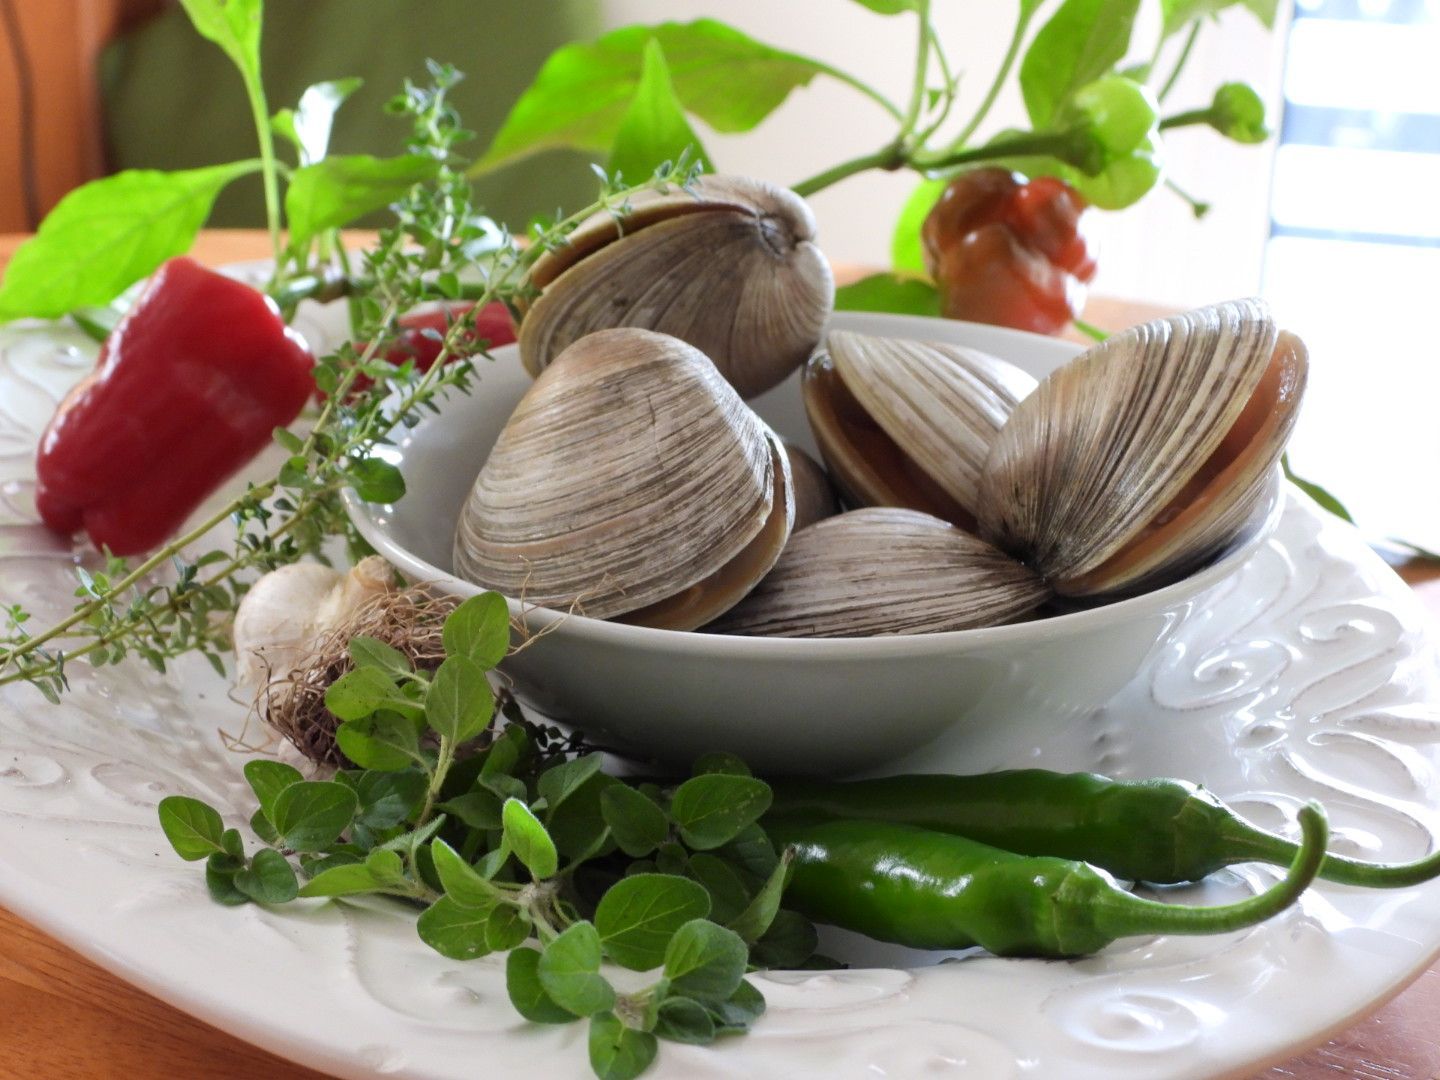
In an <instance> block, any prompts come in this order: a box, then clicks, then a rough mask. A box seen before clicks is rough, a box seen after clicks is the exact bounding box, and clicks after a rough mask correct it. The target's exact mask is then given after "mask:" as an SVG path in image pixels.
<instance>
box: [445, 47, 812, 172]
mask: <svg viewBox="0 0 1440 1080" xmlns="http://www.w3.org/2000/svg"><path fill="white" fill-rule="evenodd" d="M651 39H654V40H655V41H657V42H658V43H659V45H660V48H661V50H662V51H663V52H664V55H665V61H666V64H667V66H668V68H669V74H670V82H671V85H672V87H673V88H674V92H675V96H676V97H677V98H678V99H679V101H680V103H681V105H683V106H684V108H685V110H686V111H687V112H690V113H694V114H695V115H696V116H699V117H700V118H701V119H702V120H704V121H705V122H706V123H707V124H709V125H710V126H711V127H712V128H714V129H715V130H716V131H721V132H734V131H749V130H750V129H751V128H753V127H754V126H755V125H756V124H758V123H760V121H762V120H764V119H765V117H767V116H769V115H770V113H771V112H773V111H774V110H775V109H776V108H777V107H778V106H779V105H780V103H781V102H783V101H784V100H785V98H786V97H787V96H788V95H789V94H790V91H792V90H794V89H795V88H796V87H800V86H805V85H806V84H808V83H809V82H810V80H811V79H813V78H814V77H815V76H816V75H818V74H829V73H831V69H830V68H829V67H828V66H827V65H825V64H823V63H821V62H819V61H817V60H812V59H810V58H808V57H804V56H799V55H797V54H795V53H790V52H784V51H782V50H780V49H775V48H772V47H770V46H769V45H765V44H762V43H761V42H759V41H756V40H755V39H753V38H751V37H749V36H747V35H745V34H743V33H741V32H740V31H739V30H736V29H734V28H733V27H730V26H727V25H725V24H724V23H721V22H716V21H715V20H713V19H697V20H696V21H694V22H690V23H676V22H667V23H661V24H659V25H657V26H627V27H623V28H621V29H619V30H614V31H611V32H610V33H608V34H605V35H604V36H603V37H601V38H598V39H597V40H596V41H594V42H590V43H581V44H575V45H566V46H564V47H563V48H560V49H557V50H556V51H555V52H554V53H552V54H551V55H550V59H548V60H547V61H545V66H544V67H542V68H541V69H540V73H539V75H537V76H536V77H535V81H534V82H533V83H532V84H531V85H530V88H529V89H527V90H526V91H525V93H524V94H522V95H521V96H520V100H519V101H517V102H516V103H515V106H514V108H513V109H511V110H510V115H509V116H508V117H506V119H505V123H504V124H503V125H502V126H501V128H500V131H499V132H498V133H497V134H496V136H495V139H494V141H493V142H492V143H491V144H490V148H489V149H488V150H486V151H485V154H484V156H483V157H481V159H480V161H479V162H478V163H477V164H476V166H475V168H474V169H473V170H472V171H474V172H484V171H488V170H490V169H494V168H496V167H497V166H500V165H503V164H505V163H507V162H510V161H514V160H516V159H517V158H521V157H525V156H527V155H529V154H533V153H535V152H537V151H540V150H547V149H552V148H555V147H563V146H569V147H576V148H578V149H581V150H589V151H591V152H594V153H604V152H605V151H606V150H608V149H609V148H610V146H611V144H612V143H613V142H614V140H615V137H616V135H617V133H618V132H619V130H620V126H621V124H622V123H623V121H624V118H625V114H626V113H627V112H628V111H629V108H630V104H631V102H632V101H633V100H634V98H635V91H636V88H637V87H638V85H639V83H640V79H641V76H642V73H643V69H644V54H645V50H646V47H647V45H648V44H649V42H650V41H651Z"/></svg>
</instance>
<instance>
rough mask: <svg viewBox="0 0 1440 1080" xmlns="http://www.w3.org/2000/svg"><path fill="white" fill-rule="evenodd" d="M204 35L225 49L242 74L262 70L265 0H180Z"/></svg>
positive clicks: (254, 73)
mask: <svg viewBox="0 0 1440 1080" xmlns="http://www.w3.org/2000/svg"><path fill="white" fill-rule="evenodd" d="M180 4H181V6H182V7H184V8H185V14H186V15H188V16H190V22H191V23H192V24H193V25H194V27H195V29H196V31H197V32H198V33H199V34H200V36H201V37H203V38H206V39H207V40H209V41H213V42H214V43H215V44H216V45H219V46H220V48H221V49H223V50H224V52H225V55H226V56H228V57H230V59H231V60H232V61H233V62H234V64H235V66H236V67H237V68H239V69H240V72H241V74H242V75H245V76H246V77H247V78H249V77H250V76H252V75H257V76H258V74H259V71H260V26H261V23H262V21H263V18H264V3H263V0H180Z"/></svg>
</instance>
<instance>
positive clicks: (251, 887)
mask: <svg viewBox="0 0 1440 1080" xmlns="http://www.w3.org/2000/svg"><path fill="white" fill-rule="evenodd" d="M235 888H237V889H239V890H240V891H241V892H243V893H244V894H245V895H246V896H248V897H250V899H251V900H255V901H257V902H259V903H261V904H285V903H288V902H289V901H291V900H294V899H295V897H296V896H298V895H299V893H300V883H299V882H298V881H296V880H295V868H294V867H293V866H291V865H290V863H289V861H288V860H287V859H286V858H285V856H284V855H281V854H280V852H278V851H276V850H275V849H274V848H261V849H260V850H259V851H257V852H256V853H255V858H253V859H252V860H250V865H249V867H247V868H246V869H244V870H241V871H240V872H239V873H237V874H236V875H235Z"/></svg>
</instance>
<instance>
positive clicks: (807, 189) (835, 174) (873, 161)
mask: <svg viewBox="0 0 1440 1080" xmlns="http://www.w3.org/2000/svg"><path fill="white" fill-rule="evenodd" d="M905 164H906V156H905V152H904V151H903V150H901V149H900V147H899V146H897V145H896V144H894V143H891V144H890V145H889V146H885V147H882V148H881V149H879V150H876V151H875V152H874V153H873V154H865V155H863V156H861V157H857V158H852V159H851V160H849V161H842V162H841V163H840V164H839V165H835V166H832V167H831V168H828V169H826V170H825V171H824V172H821V173H816V174H815V175H814V176H812V177H809V178H808V179H805V180H802V181H800V182H799V183H798V184H792V185H791V190H792V191H794V192H795V194H796V195H800V196H807V195H813V194H815V192H817V191H820V190H822V189H824V188H827V187H829V186H830V185H831V184H835V183H838V182H839V181H841V180H844V179H845V178H846V177H850V176H854V175H855V174H856V173H860V172H864V171H865V170H866V169H888V170H890V171H894V170H895V169H899V168H901V167H903V166H904V165H905Z"/></svg>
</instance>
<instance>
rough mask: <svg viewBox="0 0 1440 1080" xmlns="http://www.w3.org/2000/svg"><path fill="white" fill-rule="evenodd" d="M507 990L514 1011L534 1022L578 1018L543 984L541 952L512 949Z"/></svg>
mask: <svg viewBox="0 0 1440 1080" xmlns="http://www.w3.org/2000/svg"><path fill="white" fill-rule="evenodd" d="M505 990H506V992H507V993H509V995H510V1004H512V1005H514V1006H515V1011H516V1012H518V1013H519V1014H520V1015H521V1016H523V1017H524V1018H525V1019H526V1020H529V1021H530V1022H531V1023H533V1024H568V1023H570V1022H571V1021H573V1020H574V1019H575V1018H576V1017H575V1014H574V1013H572V1012H568V1011H567V1010H565V1009H562V1008H561V1007H560V1006H559V1005H557V1004H555V1002H554V1001H553V1000H552V999H551V997H550V995H549V994H547V993H546V992H545V988H544V987H543V986H542V985H540V951H539V950H538V949H531V948H519V949H511V950H510V955H509V956H507V957H506V958H505Z"/></svg>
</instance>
